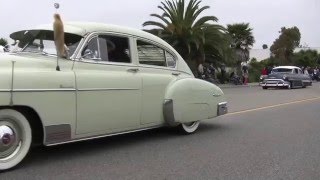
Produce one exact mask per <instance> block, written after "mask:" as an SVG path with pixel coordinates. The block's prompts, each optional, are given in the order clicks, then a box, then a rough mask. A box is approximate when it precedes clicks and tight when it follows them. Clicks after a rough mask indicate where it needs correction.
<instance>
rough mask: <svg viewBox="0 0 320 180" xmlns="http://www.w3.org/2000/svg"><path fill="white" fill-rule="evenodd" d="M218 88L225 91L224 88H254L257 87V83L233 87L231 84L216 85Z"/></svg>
mask: <svg viewBox="0 0 320 180" xmlns="http://www.w3.org/2000/svg"><path fill="white" fill-rule="evenodd" d="M216 85H217V86H218V87H220V88H222V89H225V88H241V87H256V86H259V83H258V82H256V83H248V84H247V85H234V84H231V83H227V84H216Z"/></svg>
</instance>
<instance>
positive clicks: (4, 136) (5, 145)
mask: <svg viewBox="0 0 320 180" xmlns="http://www.w3.org/2000/svg"><path fill="white" fill-rule="evenodd" d="M15 137H16V135H15V133H14V132H13V130H12V129H11V128H10V127H9V126H6V125H2V126H0V152H2V151H5V150H8V149H9V148H10V147H11V146H12V145H13V144H14V141H15Z"/></svg>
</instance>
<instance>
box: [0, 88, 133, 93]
mask: <svg viewBox="0 0 320 180" xmlns="http://www.w3.org/2000/svg"><path fill="white" fill-rule="evenodd" d="M115 90H117V91H121V90H139V88H83V89H75V88H61V89H13V90H11V89H0V92H55V91H115Z"/></svg>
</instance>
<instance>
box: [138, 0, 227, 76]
mask: <svg viewBox="0 0 320 180" xmlns="http://www.w3.org/2000/svg"><path fill="white" fill-rule="evenodd" d="M200 3H201V1H200V0H190V1H189V3H188V5H187V6H185V1H184V0H165V1H164V2H161V6H158V8H159V9H161V10H162V11H163V14H162V15H158V14H151V16H152V17H155V18H157V19H159V20H160V21H161V22H157V21H146V22H145V23H143V26H155V27H156V28H155V29H151V30H146V31H148V32H151V33H153V34H155V35H157V36H159V37H161V38H162V39H164V40H165V41H167V42H168V43H169V44H171V45H172V46H173V47H174V48H175V49H176V50H177V51H178V52H179V54H180V55H181V56H182V57H183V58H184V59H185V60H186V62H187V63H188V65H189V67H190V68H191V69H192V70H193V72H196V67H197V65H198V64H201V63H204V61H205V59H206V57H208V58H211V59H220V60H221V58H223V57H224V55H225V54H224V50H225V46H227V45H226V44H227V41H226V35H225V28H224V27H222V26H220V25H218V24H213V23H216V22H217V21H218V18H216V17H215V16H203V17H200V15H201V14H202V12H203V11H205V10H206V9H209V6H203V7H201V6H200Z"/></svg>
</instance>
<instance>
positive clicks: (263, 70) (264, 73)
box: [261, 67, 268, 75]
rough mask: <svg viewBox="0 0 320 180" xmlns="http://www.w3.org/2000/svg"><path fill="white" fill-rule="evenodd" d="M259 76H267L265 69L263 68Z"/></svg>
mask: <svg viewBox="0 0 320 180" xmlns="http://www.w3.org/2000/svg"><path fill="white" fill-rule="evenodd" d="M261 75H268V70H267V67H264V68H263V69H262V71H261Z"/></svg>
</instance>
